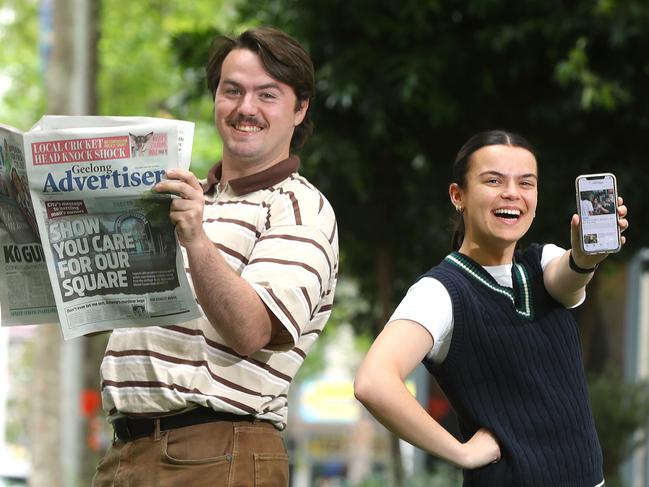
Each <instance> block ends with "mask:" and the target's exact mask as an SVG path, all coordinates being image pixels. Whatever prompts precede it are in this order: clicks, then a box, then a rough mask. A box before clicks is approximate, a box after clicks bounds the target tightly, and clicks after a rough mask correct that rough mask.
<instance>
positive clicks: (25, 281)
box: [0, 125, 58, 326]
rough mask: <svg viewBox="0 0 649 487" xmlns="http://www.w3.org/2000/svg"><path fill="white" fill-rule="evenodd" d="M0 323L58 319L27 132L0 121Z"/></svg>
mask: <svg viewBox="0 0 649 487" xmlns="http://www.w3.org/2000/svg"><path fill="white" fill-rule="evenodd" d="M0 252H1V254H0V255H1V257H0V325H2V326H14V325H33V324H43V323H57V322H58V317H57V314H56V306H55V302H54V295H53V294H52V286H51V284H50V281H49V277H48V274H47V265H46V263H45V254H44V253H43V248H42V246H41V241H40V237H39V235H38V228H37V225H36V217H35V214H34V207H33V206H32V201H31V196H30V195H29V187H28V184H27V175H26V172H25V154H24V149H23V134H22V132H20V131H19V130H16V129H14V128H13V127H9V126H5V125H0Z"/></svg>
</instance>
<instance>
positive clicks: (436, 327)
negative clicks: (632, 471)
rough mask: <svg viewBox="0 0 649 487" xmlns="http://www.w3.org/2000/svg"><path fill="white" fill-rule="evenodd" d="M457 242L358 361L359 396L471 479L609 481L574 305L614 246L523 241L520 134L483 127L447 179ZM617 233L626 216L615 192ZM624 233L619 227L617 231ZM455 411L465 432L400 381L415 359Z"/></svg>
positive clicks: (526, 167)
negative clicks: (455, 430)
mask: <svg viewBox="0 0 649 487" xmlns="http://www.w3.org/2000/svg"><path fill="white" fill-rule="evenodd" d="M449 194H450V198H451V202H452V204H453V205H454V206H455V208H456V210H457V211H458V212H459V213H460V217H461V224H460V227H459V229H458V231H456V235H455V236H454V249H455V251H454V252H453V253H451V254H449V255H448V256H447V257H446V258H445V259H444V260H443V261H442V262H441V263H440V264H439V265H438V266H436V267H433V268H432V269H431V270H430V271H428V272H427V273H426V274H425V275H424V276H423V277H422V278H421V279H420V280H419V281H417V282H416V283H415V284H414V285H413V286H412V287H411V288H410V290H409V291H408V294H407V295H406V297H405V298H404V299H403V301H402V302H401V304H400V305H399V306H398V307H397V309H396V310H395V312H394V314H393V316H392V317H391V319H390V320H389V322H388V325H386V326H385V328H384V329H383V331H382V332H381V334H380V335H379V336H378V338H377V339H376V341H375V342H374V344H373V345H372V347H371V349H370V351H369V353H368V355H367V357H366V358H365V360H364V362H363V363H362V364H361V367H360V368H359V370H358V373H357V376H356V381H355V384H354V392H355V394H356V397H357V398H358V399H359V400H360V401H361V402H362V403H363V404H364V405H365V407H366V408H367V409H368V410H369V411H370V412H371V413H372V414H373V415H374V416H376V418H377V419H378V420H379V421H381V422H382V423H383V424H384V425H385V426H386V427H387V428H389V429H390V430H392V431H393V432H394V433H396V434H397V435H398V436H400V437H401V438H403V439H404V440H406V441H408V442H410V443H412V444H413V445H416V446H417V447H419V448H422V449H423V450H425V451H427V452H430V453H431V454H433V455H436V456H438V457H440V458H443V459H445V460H447V461H449V462H452V463H454V464H455V465H458V466H459V467H461V468H463V469H464V485H465V486H489V487H494V486H537V485H538V486H558V485H561V486H566V487H568V486H570V487H573V486H574V487H577V486H579V487H581V486H585V487H595V486H601V485H603V483H604V481H603V474H602V452H601V448H600V446H599V441H598V439H597V433H596V431H595V426H594V422H593V417H592V413H591V409H590V405H589V401H588V391H587V387H586V379H585V377H584V372H583V367H582V363H581V351H580V341H579V334H578V330H577V326H576V323H575V322H574V319H573V318H572V315H571V313H570V312H569V311H568V309H567V308H572V307H575V306H577V305H579V304H580V303H581V302H582V301H583V300H584V298H585V286H586V284H587V283H588V282H589V281H590V279H591V278H592V276H593V272H594V270H595V268H596V267H597V265H598V264H599V262H601V261H602V260H603V259H604V258H605V257H606V255H586V254H584V253H583V251H582V250H581V248H580V246H579V243H578V242H579V240H578V236H579V230H578V228H579V216H578V215H576V214H575V215H573V216H572V221H571V242H572V249H570V250H568V251H565V250H563V249H561V248H559V247H557V246H555V245H544V246H540V245H532V246H530V247H529V248H528V249H526V250H524V251H519V250H516V246H517V243H518V241H519V240H520V239H521V238H522V237H523V235H525V233H526V232H527V231H528V230H529V228H530V225H531V224H532V220H533V219H534V215H535V211H536V203H537V163H536V158H535V156H534V154H533V152H532V149H531V147H530V145H529V143H528V142H527V141H526V140H525V139H523V138H522V137H520V136H518V135H516V134H512V133H508V132H504V131H488V132H483V133H480V134H477V135H475V136H473V137H472V138H471V139H469V141H467V143H466V144H465V145H464V146H463V147H462V149H460V152H459V153H458V156H457V158H456V161H455V164H454V182H453V183H452V184H451V185H450V187H449ZM618 204H619V208H618V213H619V225H620V228H621V230H625V229H626V228H627V226H628V223H627V220H626V212H627V210H626V207H625V206H624V205H623V202H622V199H621V198H620V199H619V201H618ZM622 241H623V242H624V237H622ZM422 360H423V362H424V364H425V365H426V367H427V368H428V370H429V371H430V372H431V373H432V374H433V375H434V376H435V378H436V379H437V381H438V383H439V384H440V386H441V387H442V389H443V390H444V392H445V394H446V395H447V397H448V398H449V400H450V402H451V404H452V406H453V408H454V409H455V411H456V413H457V415H458V419H459V424H460V431H461V435H462V441H458V440H457V439H456V438H455V437H453V436H452V435H451V434H450V433H449V432H448V431H446V430H445V429H444V428H443V427H442V426H441V425H440V424H439V423H437V422H436V421H435V420H434V419H433V418H431V417H430V416H429V415H428V414H427V413H426V411H425V410H424V409H423V408H422V407H421V406H420V405H419V403H418V402H417V401H416V400H415V398H414V397H412V395H411V394H410V393H409V392H408V391H407V389H406V388H405V386H404V383H403V381H404V379H405V378H406V377H407V376H408V375H409V374H410V373H411V372H412V371H413V370H414V368H415V367H416V366H417V365H418V363H419V362H420V361H422Z"/></svg>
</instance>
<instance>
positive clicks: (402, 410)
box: [354, 320, 500, 469]
mask: <svg viewBox="0 0 649 487" xmlns="http://www.w3.org/2000/svg"><path fill="white" fill-rule="evenodd" d="M432 346H433V339H432V337H431V335H430V333H428V332H427V331H426V330H425V329H424V328H423V327H422V326H420V325H419V324H417V323H415V322H413V321H409V320H396V321H394V322H391V323H390V324H389V325H387V326H386V327H385V328H384V329H383V331H382V332H381V334H380V335H379V336H378V337H377V339H376V341H375V342H374V344H373V345H372V347H371V348H370V351H369V352H368V354H367V356H366V357H365V360H364V361H363V363H362V364H361V366H360V368H359V369H358V372H357V374H356V380H355V381H354V394H355V395H356V398H357V399H358V400H359V401H360V402H361V403H363V405H364V406H365V407H366V408H367V410H368V411H369V412H370V413H372V415H373V416H374V417H375V418H376V419H377V420H378V421H380V422H381V423H382V424H383V425H384V426H385V427H386V428H388V429H389V430H390V431H392V432H393V433H395V434H396V435H398V436H399V437H401V438H403V439H404V440H406V441H407V442H409V443H411V444H413V445H415V446H417V447H419V448H421V449H423V450H425V451H427V452H430V453H432V454H433V455H436V456H438V457H440V458H443V459H445V460H447V461H449V462H451V463H454V464H455V465H457V466H459V467H462V468H466V469H471V468H477V467H481V466H484V465H487V464H489V463H491V462H494V461H498V460H499V459H500V448H499V447H498V443H497V442H496V440H495V438H494V437H493V435H492V434H491V433H490V432H489V431H487V430H486V429H480V430H479V431H478V432H477V433H476V434H475V435H474V436H473V437H472V438H471V439H470V440H469V441H467V442H466V443H461V442H459V441H458V440H457V439H456V438H455V437H454V436H453V435H451V434H450V433H449V432H448V431H446V429H444V428H443V427H442V426H441V425H440V424H439V423H438V422H437V421H435V420H434V419H433V418H432V417H431V416H430V415H429V414H428V413H427V412H426V411H425V410H424V408H423V407H422V406H421V405H420V404H419V403H418V402H417V400H416V399H415V398H414V397H413V396H412V394H410V392H409V391H408V389H407V388H406V386H405V384H404V380H405V378H406V377H408V375H409V374H410V373H411V372H412V371H413V370H414V369H415V367H416V366H417V365H418V364H419V363H420V362H421V360H422V359H423V358H424V357H425V356H426V354H427V353H428V351H429V350H430V349H431V348H432Z"/></svg>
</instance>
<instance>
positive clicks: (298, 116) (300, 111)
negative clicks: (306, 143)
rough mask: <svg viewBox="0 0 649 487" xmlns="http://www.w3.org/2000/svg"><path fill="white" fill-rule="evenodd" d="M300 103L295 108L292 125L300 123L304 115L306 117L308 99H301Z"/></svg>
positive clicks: (295, 125)
mask: <svg viewBox="0 0 649 487" xmlns="http://www.w3.org/2000/svg"><path fill="white" fill-rule="evenodd" d="M299 103H300V104H299V105H298V106H297V107H296V109H295V118H294V120H293V126H294V127H297V126H298V125H300V124H301V123H302V121H303V120H304V117H306V112H307V110H308V109H309V100H302V101H301V102H299Z"/></svg>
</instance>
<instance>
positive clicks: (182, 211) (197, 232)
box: [155, 169, 282, 355]
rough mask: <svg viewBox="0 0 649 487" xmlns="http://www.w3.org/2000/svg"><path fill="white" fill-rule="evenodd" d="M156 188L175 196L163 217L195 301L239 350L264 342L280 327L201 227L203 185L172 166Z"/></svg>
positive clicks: (244, 351)
mask: <svg viewBox="0 0 649 487" xmlns="http://www.w3.org/2000/svg"><path fill="white" fill-rule="evenodd" d="M167 178H168V179H166V180H164V181H161V182H160V183H158V184H157V185H156V188H155V189H156V191H159V192H170V193H175V194H178V195H179V196H180V198H175V199H174V200H173V201H172V203H171V211H170V214H169V217H170V219H171V221H172V222H173V223H174V225H175V226H176V233H177V235H178V239H179V241H180V243H181V244H182V245H183V246H184V247H185V249H186V251H187V256H188V259H189V267H190V269H191V277H192V281H193V283H194V290H195V292H196V297H197V298H198V302H199V303H200V304H201V306H202V308H203V311H204V312H205V315H206V316H207V319H208V320H209V321H210V323H211V324H212V325H213V326H214V327H215V328H216V329H217V331H218V332H219V334H220V335H221V336H222V337H223V339H224V340H225V341H226V343H227V344H228V345H229V346H230V347H231V348H232V349H233V350H235V351H236V352H237V353H239V354H241V355H250V354H252V353H254V352H256V351H258V350H260V349H261V348H263V347H265V346H266V345H267V344H268V343H269V342H270V341H271V340H272V338H273V337H274V336H275V335H276V334H277V333H278V332H279V331H280V330H281V329H282V325H281V323H280V322H279V320H278V319H277V318H276V317H275V316H274V315H273V314H272V313H271V312H270V311H269V310H268V308H266V306H265V305H264V303H263V302H262V300H261V298H260V297H259V295H258V294H257V293H256V292H255V290H254V289H253V287H252V286H251V285H250V284H249V283H248V282H247V281H246V280H245V279H243V278H241V277H240V276H239V275H237V273H236V272H234V271H233V270H232V269H231V268H230V266H229V265H228V263H227V262H226V261H225V259H224V258H223V257H222V256H221V253H220V252H219V250H218V249H217V248H216V246H215V245H214V243H213V242H212V241H211V240H210V239H209V238H208V236H207V235H206V234H205V231H204V230H203V207H204V198H203V190H202V188H201V185H200V184H199V182H198V179H197V178H196V176H194V174H192V173H191V172H189V171H186V170H183V169H172V170H169V171H168V172H167Z"/></svg>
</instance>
